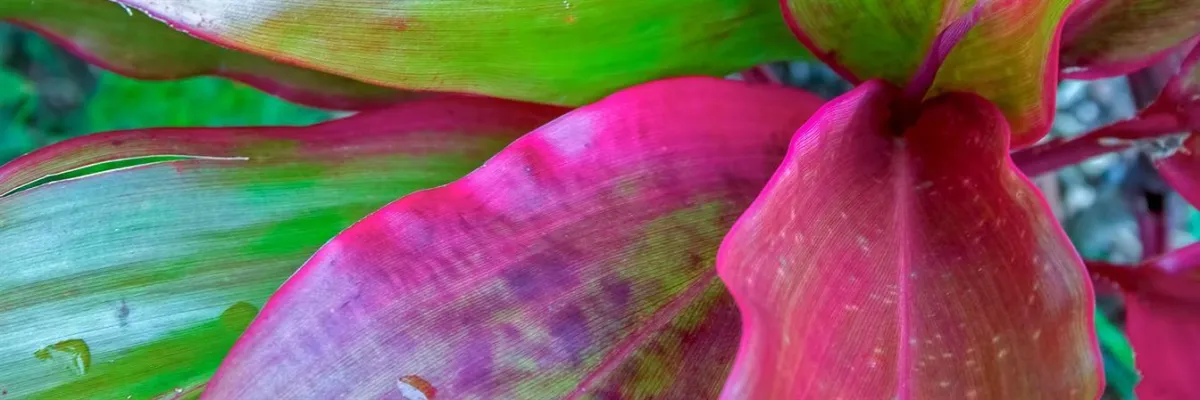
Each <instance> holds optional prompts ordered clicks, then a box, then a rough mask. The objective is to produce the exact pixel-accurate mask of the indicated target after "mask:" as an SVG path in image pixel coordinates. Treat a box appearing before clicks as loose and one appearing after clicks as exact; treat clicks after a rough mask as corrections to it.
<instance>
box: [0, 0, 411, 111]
mask: <svg viewBox="0 0 1200 400" xmlns="http://www.w3.org/2000/svg"><path fill="white" fill-rule="evenodd" d="M0 19H4V20H8V21H12V22H16V23H18V24H21V25H24V26H27V27H29V28H32V29H34V30H36V31H39V32H42V33H44V34H45V35H46V36H47V37H49V38H50V39H52V40H54V41H55V42H57V43H58V44H60V45H63V46H64V47H65V48H67V49H68V50H71V51H72V52H74V53H75V54H77V55H79V56H81V57H83V58H85V59H87V60H88V61H90V62H92V63H94V64H97V65H100V66H102V67H104V68H105V69H109V70H112V71H114V72H117V73H120V74H123V75H127V76H130V77H134V78H141V79H155V80H157V79H179V78H187V77H192V76H197V75H221V76H225V77H228V78H232V79H236V80H238V81H241V82H244V83H246V84H249V85H251V86H254V87H256V88H258V89H261V90H263V91H266V92H269V93H272V94H275V95H277V96H279V97H282V98H284V99H287V100H290V101H293V102H297V103H302V104H306V105H311V106H315V107H323V108H333V109H365V108H375V107H380V106H384V105H386V104H390V103H394V102H397V101H401V100H405V99H410V98H413V97H415V96H417V94H415V93H405V92H401V91H397V90H395V89H389V88H383V87H378V86H373V85H369V84H366V83H362V82H359V81H355V80H352V79H347V78H344V77H340V76H336V75H330V74H327V73H323V72H317V71H312V70H308V69H304V68H298V67H293V66H289V65H285V64H280V63H277V62H274V61H271V60H270V59H268V58H265V57H261V56H256V55H252V54H247V53H243V52H239V51H233V50H229V49H225V48H222V47H219V46H217V45H214V44H210V43H206V42H204V41H202V40H197V39H196V38H194V37H191V36H188V35H187V34H185V33H182V32H179V31H176V30H174V29H171V28H170V27H169V26H166V25H164V24H163V23H161V22H159V21H155V20H154V19H152V18H150V17H148V16H146V15H145V14H143V13H140V12H136V11H133V10H130V9H127V8H122V6H121V5H119V4H117V3H114V2H112V1H110V0H37V1H3V2H0Z"/></svg>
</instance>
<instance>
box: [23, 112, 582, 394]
mask: <svg viewBox="0 0 1200 400" xmlns="http://www.w3.org/2000/svg"><path fill="white" fill-rule="evenodd" d="M563 112H564V111H563V110H561V109H558V108H553V107H545V106H537V105H529V104H522V103H514V102H508V101H502V100H494V99H463V98H451V97H446V98H430V99H424V100H418V101H414V102H410V103H406V104H404V105H402V106H397V107H395V108H392V109H385V110H377V111H372V112H366V113H364V114H361V115H358V116H354V117H350V118H347V119H343V120H338V121H334V122H330V123H326V124H322V125H316V126H313V127H307V128H262V129H173V130H166V129H162V130H146V131H127V132H113V133H105V134H97V135H92V136H86V137H82V138H78V139H74V140H70V141H66V142H62V143H60V144H57V145H54V146H51V147H48V148H45V149H42V150H39V151H37V152H34V153H32V154H30V155H28V156H25V157H23V158H21V159H18V160H16V161H14V162H13V163H12V164H9V165H7V166H5V167H3V168H2V169H0V182H2V184H3V185H4V186H6V187H13V186H17V187H19V186H22V183H23V182H30V181H33V180H34V179H36V176H29V175H22V174H13V173H12V172H13V170H14V169H15V170H22V171H39V172H41V173H53V172H63V171H68V170H71V169H75V168H77V167H78V166H80V165H95V164H97V163H98V162H100V161H104V160H130V159H136V158H137V157H147V156H159V155H164V154H168V155H186V156H187V157H184V158H183V159H181V160H177V161H170V162H160V163H156V164H145V165H141V166H137V167H132V168H125V169H111V170H109V171H107V172H103V173H98V174H94V175H90V176H84V177H77V178H75V179H68V180H59V181H56V182H52V183H46V184H44V185H41V186H38V187H34V188H32V189H28V190H24V191H21V192H17V193H14V194H11V195H9V196H6V197H0V254H3V255H4V256H3V257H0V390H3V391H4V393H5V394H6V395H7V396H11V397H12V398H44V399H64V398H114V399H124V398H127V396H132V398H138V399H147V398H152V397H156V396H158V395H162V394H171V395H174V394H177V393H176V389H177V388H178V390H179V392H180V394H182V392H185V391H186V392H188V393H194V392H196V391H197V390H198V389H199V386H200V385H202V384H203V383H204V382H205V381H206V380H207V379H208V377H209V376H211V374H212V373H213V372H214V371H216V368H217V366H218V364H219V363H220V361H221V359H222V358H223V356H224V355H225V353H226V352H227V351H228V350H229V348H230V347H231V346H232V345H233V343H234V340H235V339H236V338H237V337H238V336H239V335H240V334H241V332H242V330H243V329H244V328H245V327H246V326H247V325H248V324H249V323H250V320H251V318H253V317H254V315H255V314H256V313H257V310H258V307H260V306H261V305H262V304H263V302H264V301H265V300H266V298H267V297H268V296H269V295H270V294H271V293H273V292H274V291H275V290H276V289H277V288H278V287H279V285H280V284H282V283H283V282H284V280H286V279H287V277H288V276H290V275H291V274H292V273H293V272H295V271H296V269H297V268H299V266H300V265H302V264H303V263H304V261H305V260H306V259H308V257H310V256H311V255H312V253H313V252H314V251H316V249H317V248H318V247H319V246H321V245H322V244H323V243H325V242H326V241H328V240H329V239H330V238H332V237H333V236H334V235H336V234H337V232H339V231H340V230H342V229H344V228H346V227H348V226H350V225H351V224H352V223H354V222H355V221H357V220H358V219H360V218H362V217H364V216H366V215H367V214H369V213H370V212H372V211H374V210H376V209H378V208H379V207H380V206H382V205H384V204H386V203H387V202H389V201H392V200H394V199H395V198H396V197H398V196H401V195H404V194H407V193H409V192H412V191H414V190H419V189H425V188H429V187H433V186H436V185H440V184H443V183H446V182H449V181H452V180H454V179H457V178H459V177H461V176H463V175H464V174H466V173H467V172H469V171H470V170H471V169H473V168H475V167H477V166H478V165H480V164H481V163H482V162H483V160H485V159H486V158H487V157H489V156H490V155H491V154H493V153H494V152H495V151H498V150H499V149H500V148H502V147H503V146H504V145H505V144H507V143H509V142H510V141H511V140H512V139H514V138H516V137H517V136H519V135H520V134H522V133H524V132H527V131H528V130H531V129H534V128H536V127H537V126H539V125H540V124H542V123H544V122H546V121H549V120H551V119H553V118H554V117H556V116H558V115H560V114H561V113H563Z"/></svg>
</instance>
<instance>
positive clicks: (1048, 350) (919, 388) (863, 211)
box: [718, 81, 1103, 399]
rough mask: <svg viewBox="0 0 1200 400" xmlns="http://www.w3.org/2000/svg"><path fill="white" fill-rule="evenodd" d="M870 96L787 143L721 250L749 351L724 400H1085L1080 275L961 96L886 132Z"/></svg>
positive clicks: (1091, 351)
mask: <svg viewBox="0 0 1200 400" xmlns="http://www.w3.org/2000/svg"><path fill="white" fill-rule="evenodd" d="M899 95H900V93H899V90H898V89H895V88H893V87H890V86H888V85H886V84H883V83H880V82H878V81H872V82H867V83H866V84H864V85H863V86H860V87H859V88H858V89H855V90H854V91H853V92H851V93H849V94H847V95H844V96H843V97H842V98H840V99H838V100H835V101H833V102H831V103H830V104H828V105H826V106H825V107H824V108H822V109H821V111H819V112H818V113H817V114H816V115H815V116H814V117H813V118H812V119H811V120H810V121H809V122H808V123H807V124H806V125H804V127H803V128H801V129H800V131H799V132H797V133H796V138H795V139H794V141H793V143H792V145H791V149H790V152H789V154H788V157H787V159H786V160H785V161H784V164H783V166H782V167H781V168H780V170H779V171H777V172H776V174H775V176H774V177H773V178H772V180H771V182H770V183H769V184H768V186H767V188H766V189H765V190H764V191H763V193H762V194H760V195H759V197H758V199H757V200H755V202H754V204H753V205H752V206H751V207H750V209H749V210H747V212H746V213H745V214H744V215H743V216H742V217H741V218H740V219H739V221H738V223H737V225H736V226H735V227H734V229H733V230H732V231H731V232H730V234H729V235H728V236H727V237H726V239H725V241H724V243H723V244H722V246H721V252H720V256H719V260H720V261H719V264H718V265H719V267H718V268H719V270H720V275H721V278H722V279H723V280H724V281H725V282H726V284H728V285H729V289H730V291H731V292H732V293H733V295H734V297H735V298H736V299H737V302H738V306H739V308H740V309H741V310H742V315H743V319H742V323H743V326H744V334H743V338H742V342H741V350H740V352H739V353H738V358H737V362H736V363H735V366H734V369H733V372H732V374H731V375H730V378H729V380H728V382H727V386H726V388H725V390H724V392H723V394H724V395H725V396H726V397H727V398H731V399H770V398H806V399H808V398H811V399H835V398H845V399H892V398H899V399H971V398H979V399H1031V398H1053V399H1094V398H1096V397H1097V396H1098V395H1099V393H1100V391H1101V389H1102V388H1103V382H1102V381H1103V378H1102V376H1101V375H1102V374H1101V365H1100V355H1099V353H1098V349H1097V344H1096V341H1095V337H1094V333H1093V327H1092V290H1091V286H1090V283H1089V282H1088V279H1087V275H1086V274H1085V273H1084V270H1083V265H1082V262H1081V261H1080V259H1079V257H1078V255H1076V253H1075V251H1074V250H1073V248H1072V247H1071V244H1070V242H1069V241H1068V240H1067V238H1066V236H1065V234H1064V233H1063V232H1062V230H1061V228H1060V227H1059V226H1058V224H1057V222H1056V221H1055V220H1054V217H1053V216H1052V215H1051V213H1050V211H1049V209H1048V208H1047V206H1046V204H1045V202H1044V200H1043V199H1042V198H1041V195H1040V194H1039V193H1038V192H1037V190H1036V189H1035V188H1034V186H1033V185H1032V184H1031V183H1030V182H1029V181H1028V180H1027V179H1026V178H1025V177H1024V176H1023V175H1021V173H1020V172H1018V171H1017V169H1016V168H1015V167H1014V166H1013V165H1012V163H1011V161H1010V160H1009V159H1008V157H1007V149H1008V143H1007V141H1008V137H1009V132H1008V125H1007V123H1006V122H1005V120H1004V116H1003V115H1002V114H1001V113H1000V111H999V110H998V109H997V108H996V107H995V106H994V105H992V104H990V103H989V102H987V101H986V100H983V99H982V98H979V97H976V96H973V95H964V94H949V95H945V96H942V97H939V98H935V99H933V100H930V101H929V102H928V103H927V104H926V105H925V106H924V108H923V110H922V111H921V114H920V115H919V117H917V118H916V122H915V124H914V125H912V126H911V127H908V128H907V129H905V130H904V131H902V132H901V131H897V130H894V128H893V127H892V126H893V125H892V122H893V117H894V116H893V115H891V111H890V106H891V105H892V104H894V103H893V102H894V101H895V99H896V97H897V96H899Z"/></svg>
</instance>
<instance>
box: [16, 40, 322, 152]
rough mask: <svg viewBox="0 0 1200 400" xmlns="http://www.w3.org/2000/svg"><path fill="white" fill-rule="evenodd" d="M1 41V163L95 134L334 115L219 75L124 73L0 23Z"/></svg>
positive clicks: (307, 121)
mask: <svg viewBox="0 0 1200 400" xmlns="http://www.w3.org/2000/svg"><path fill="white" fill-rule="evenodd" d="M0 38H2V39H3V40H2V41H0V61H2V62H3V67H2V68H0V162H6V161H8V160H10V159H12V158H15V157H17V156H19V155H21V154H24V153H26V152H29V151H31V150H33V149H36V148H38V147H42V146H46V145H48V144H51V143H54V142H57V141H60V140H63V139H68V138H71V137H74V136H79V135H83V134H88V133H93V132H103V131H111V130H119V129H139V128H153V127H187V126H192V127H194V126H260V125H308V124H312V123H316V122H320V121H324V120H327V119H330V118H332V117H334V116H335V115H336V113H333V112H329V111H324V110H318V109H313V108H308V107H303V106H298V105H295V104H291V103H288V102H286V101H283V100H280V99H278V98H275V97H273V96H270V95H267V94H264V93H262V92H259V91H257V90H255V89H254V88H251V87H248V86H245V85H242V84H240V83H236V82H233V81H229V80H226V79H221V78H215V77H201V78H191V79H185V80H178V81H161V82H151V81H139V80H133V79H129V78H125V77H122V76H120V75H117V74H114V73H111V72H108V71H104V70H102V69H99V68H96V67H92V66H89V65H87V64H86V63H84V62H83V61H81V60H79V59H77V58H75V57H73V56H71V55H69V54H67V53H65V52H64V51H62V50H60V49H59V48H57V47H56V46H54V45H52V44H50V43H49V42H47V41H46V40H43V39H42V38H40V37H39V36H37V35H34V34H31V33H28V32H25V31H23V30H20V29H17V28H14V27H11V26H8V25H0Z"/></svg>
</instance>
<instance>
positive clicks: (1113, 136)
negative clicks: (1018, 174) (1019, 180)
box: [1012, 113, 1184, 176]
mask: <svg viewBox="0 0 1200 400" xmlns="http://www.w3.org/2000/svg"><path fill="white" fill-rule="evenodd" d="M1183 130H1184V127H1183V126H1182V123H1181V121H1179V118H1177V117H1176V116H1175V115H1174V114H1169V113H1150V114H1148V115H1145V116H1139V117H1136V118H1133V119H1129V120H1124V121H1120V122H1117V123H1114V124H1111V125H1108V126H1105V127H1103V128H1100V129H1097V130H1095V131H1092V132H1090V133H1088V134H1085V135H1083V136H1079V137H1076V138H1073V139H1070V140H1061V139H1058V140H1052V141H1050V142H1046V143H1043V144H1040V145H1037V146H1033V147H1030V148H1027V149H1023V150H1018V151H1016V152H1014V153H1012V160H1013V163H1015V164H1017V167H1019V168H1021V171H1022V172H1024V173H1025V175H1026V176H1038V175H1041V174H1044V173H1047V172H1051V171H1054V170H1057V169H1059V168H1062V167H1066V166H1068V165H1074V164H1078V163H1080V162H1083V161H1084V160H1087V159H1089V158H1092V157H1095V156H1098V155H1102V154H1106V153H1110V152H1113V151H1119V150H1125V149H1127V148H1129V147H1131V146H1133V141H1134V140H1139V139H1151V138H1155V137H1159V136H1164V135H1170V134H1174V133H1179V132H1181V131H1183Z"/></svg>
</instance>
